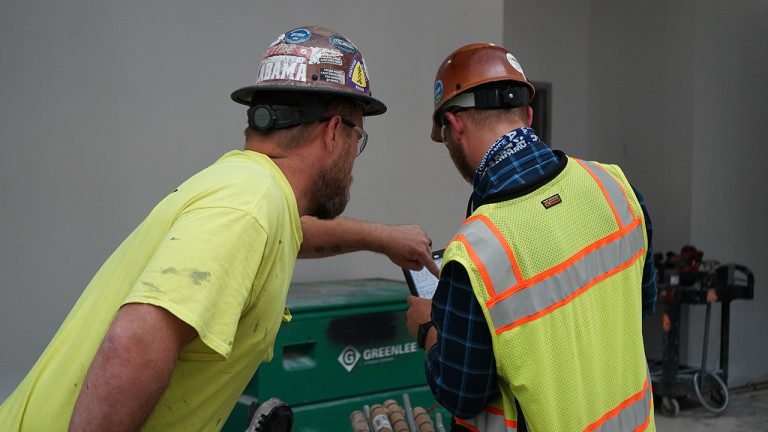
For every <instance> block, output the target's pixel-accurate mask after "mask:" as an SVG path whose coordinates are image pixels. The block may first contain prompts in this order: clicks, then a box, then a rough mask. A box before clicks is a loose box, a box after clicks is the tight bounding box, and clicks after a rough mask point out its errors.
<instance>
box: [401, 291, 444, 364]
mask: <svg viewBox="0 0 768 432" xmlns="http://www.w3.org/2000/svg"><path fill="white" fill-rule="evenodd" d="M406 302H408V312H407V313H406V317H407V318H408V322H407V324H406V325H407V327H408V334H410V335H411V337H412V338H414V339H416V338H417V336H418V334H419V325H421V324H424V323H425V322H428V321H429V320H430V319H432V318H431V317H432V300H427V299H425V298H421V297H416V296H408V298H407V299H406ZM436 342H437V330H435V329H434V327H433V328H431V329H430V330H429V332H428V333H427V339H426V341H425V343H424V350H425V351H429V348H431V347H432V345H434V344H435V343H436Z"/></svg>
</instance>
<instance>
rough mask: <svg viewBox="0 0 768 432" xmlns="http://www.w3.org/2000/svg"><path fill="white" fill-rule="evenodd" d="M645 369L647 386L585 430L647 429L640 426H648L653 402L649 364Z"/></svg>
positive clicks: (601, 431)
mask: <svg viewBox="0 0 768 432" xmlns="http://www.w3.org/2000/svg"><path fill="white" fill-rule="evenodd" d="M645 371H646V376H645V387H644V388H643V390H642V391H641V392H640V393H638V394H636V395H635V396H633V397H632V398H630V399H628V400H626V401H625V402H624V403H622V404H620V405H619V406H618V407H616V408H615V409H614V410H611V411H610V412H609V413H608V414H606V415H605V416H603V418H601V419H600V420H598V421H597V422H595V423H593V424H591V425H589V427H588V428H586V429H584V430H585V431H600V432H613V431H635V430H645V428H643V429H640V426H643V425H646V426H647V423H648V422H649V417H650V415H651V403H652V398H651V376H650V374H649V371H648V366H647V365H646V369H645Z"/></svg>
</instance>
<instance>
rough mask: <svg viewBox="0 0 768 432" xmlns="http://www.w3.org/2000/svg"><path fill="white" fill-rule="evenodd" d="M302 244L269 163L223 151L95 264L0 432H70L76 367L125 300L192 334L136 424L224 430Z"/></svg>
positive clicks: (1, 415) (269, 332)
mask: <svg viewBox="0 0 768 432" xmlns="http://www.w3.org/2000/svg"><path fill="white" fill-rule="evenodd" d="M301 241H302V233H301V224H300V222H299V214H298V209H297V207H296V198H295V196H294V194H293V191H292V189H291V187H290V185H289V184H288V181H287V180H286V178H285V177H284V176H283V174H282V173H281V172H280V170H279V169H278V168H277V166H276V165H275V164H274V163H273V162H272V161H271V160H270V159H269V158H268V157H266V156H264V155H262V154H259V153H255V152H251V151H232V152H229V153H227V154H225V155H224V156H222V157H221V159H219V160H218V161H217V162H216V163H214V164H213V165H211V166H210V167H208V168H207V169H205V170H203V171H201V172H200V173H198V174H196V175H195V176H193V177H191V178H190V179H189V180H187V181H186V182H184V183H183V184H182V185H181V186H179V187H178V188H177V189H176V190H175V191H173V192H172V193H171V194H170V195H168V196H167V197H166V198H165V199H164V200H162V201H161V202H160V203H159V204H158V205H157V206H156V207H155V208H154V210H152V212H151V213H150V214H149V216H148V217H147V218H146V219H145V220H144V221H143V222H142V224H141V225H139V227H138V228H136V230H135V231H134V232H133V233H131V235H130V236H129V237H128V238H127V239H126V240H125V241H124V242H123V243H122V244H121V245H120V246H119V247H118V249H117V250H116V251H115V252H114V253H113V254H112V256H110V258H109V259H108V260H107V262H106V263H104V265H103V266H102V268H101V269H100V270H99V271H98V273H97V274H96V275H95V276H94V278H93V280H92V281H91V283H90V284H89V285H88V287H87V288H86V289H85V291H84V292H83V294H82V296H81V297H80V299H79V300H78V302H77V304H76V305H75V306H74V308H73V309H72V311H71V312H70V314H69V316H68V317H67V318H66V320H65V321H64V324H62V326H61V328H60V329H59V331H58V332H57V334H56V335H55V336H54V338H53V340H52V341H51V343H50V344H49V345H48V347H47V348H46V350H45V352H44V353H43V354H42V356H41V357H40V359H39V360H38V361H37V363H36V364H35V366H34V367H33V369H32V370H31V372H30V373H29V374H28V375H27V377H26V378H25V379H24V380H23V381H22V382H21V384H20V385H19V387H18V388H17V389H16V390H15V391H14V393H13V394H11V396H10V397H9V398H8V399H7V400H6V401H5V403H3V405H1V406H0V430H3V431H17V430H18V431H42V430H48V431H60V430H61V431H65V430H67V427H68V425H69V420H70V418H71V416H72V410H73V408H74V404H75V402H76V400H77V396H78V394H79V392H80V386H81V384H82V382H83V379H84V377H85V373H86V372H87V370H88V368H89V366H90V364H91V361H92V360H93V357H94V355H95V353H96V350H97V348H98V347H99V344H100V343H101V340H102V338H103V337H104V334H105V333H106V331H107V328H108V327H109V324H110V323H111V321H112V319H113V318H114V316H115V313H116V312H117V310H118V309H119V308H120V306H122V305H123V304H126V303H149V304H153V305H157V306H160V307H163V308H165V309H167V310H169V311H170V312H172V313H173V314H174V315H176V316H177V317H179V318H180V319H182V320H183V321H185V322H187V323H188V324H190V325H191V326H192V327H194V328H195V329H196V330H197V332H198V335H199V336H198V337H197V338H195V339H194V340H193V341H192V342H191V343H190V344H189V345H187V346H186V347H185V348H184V349H183V350H182V352H181V353H180V355H179V359H178V361H177V362H176V365H175V366H174V371H173V376H172V378H171V382H170V385H169V386H168V389H167V390H166V392H165V394H164V395H163V397H162V399H161V400H160V401H159V403H158V404H157V406H156V408H155V410H154V412H153V413H152V415H151V416H150V418H149V420H148V422H147V424H146V425H145V427H144V429H143V430H146V431H176V430H178V431H184V432H190V431H217V430H219V429H221V427H222V426H223V425H224V422H225V421H226V419H227V417H228V416H229V414H230V412H231V410H232V408H233V407H234V405H235V403H236V401H237V399H238V397H239V396H240V395H241V394H242V392H243V390H244V389H245V386H246V385H247V383H248V381H249V380H250V379H251V377H252V376H253V374H254V372H255V371H256V368H257V367H258V365H259V364H260V363H261V362H262V361H269V360H270V359H271V358H272V348H273V344H274V340H275V336H276V335H277V331H278V329H279V327H280V324H281V322H282V321H283V320H284V319H285V320H289V319H290V315H289V314H288V312H287V310H286V309H285V298H286V294H287V291H288V286H289V284H290V279H291V275H292V274H293V268H294V264H295V260H296V256H297V253H298V249H299V245H300V244H301ZM115 409H116V410H119V409H120V407H115Z"/></svg>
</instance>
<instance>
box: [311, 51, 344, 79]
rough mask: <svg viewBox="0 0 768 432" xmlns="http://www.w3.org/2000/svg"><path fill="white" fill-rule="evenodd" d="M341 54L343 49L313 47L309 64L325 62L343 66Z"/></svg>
mask: <svg viewBox="0 0 768 432" xmlns="http://www.w3.org/2000/svg"><path fill="white" fill-rule="evenodd" d="M341 55H342V54H341V51H337V50H334V49H328V48H312V52H311V53H310V55H309V64H317V63H325V64H332V65H336V66H341V65H342V61H341ZM342 84H343V83H342Z"/></svg>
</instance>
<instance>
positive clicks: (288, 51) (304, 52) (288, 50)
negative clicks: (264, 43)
mask: <svg viewBox="0 0 768 432" xmlns="http://www.w3.org/2000/svg"><path fill="white" fill-rule="evenodd" d="M279 55H284V56H299V57H305V58H309V56H310V55H312V48H309V47H305V46H301V45H288V44H280V45H275V46H273V47H271V48H269V49H268V50H267V52H266V53H264V58H267V57H273V56H279Z"/></svg>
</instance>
